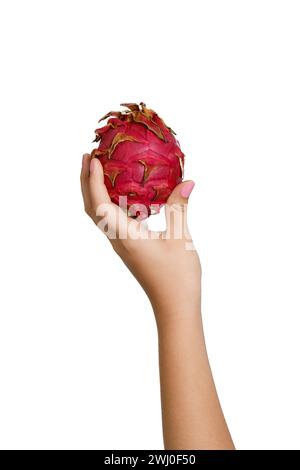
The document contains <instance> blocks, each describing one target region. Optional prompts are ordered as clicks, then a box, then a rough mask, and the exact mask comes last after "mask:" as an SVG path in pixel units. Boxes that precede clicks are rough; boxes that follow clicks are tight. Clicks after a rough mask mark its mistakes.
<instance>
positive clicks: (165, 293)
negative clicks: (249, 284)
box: [81, 155, 234, 449]
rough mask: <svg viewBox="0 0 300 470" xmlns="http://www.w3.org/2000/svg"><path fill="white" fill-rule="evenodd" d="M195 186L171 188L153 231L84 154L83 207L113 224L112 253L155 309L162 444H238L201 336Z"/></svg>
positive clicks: (102, 222)
mask: <svg viewBox="0 0 300 470" xmlns="http://www.w3.org/2000/svg"><path fill="white" fill-rule="evenodd" d="M193 185H194V184H193V183H192V182H190V181H187V182H184V183H181V184H180V185H178V186H177V187H176V188H175V189H174V191H173V193H172V194H171V196H170V198H169V200H168V203H167V205H166V216H167V230H166V231H165V232H162V233H159V234H154V233H153V232H150V231H149V230H147V229H146V230H145V229H143V228H142V225H141V224H140V223H139V222H138V221H136V220H133V219H130V218H128V217H127V215H126V214H125V213H124V212H123V211H122V210H121V209H120V208H119V207H118V206H116V205H115V204H113V203H112V202H111V200H110V197H109V195H108V192H107V190H106V187H105V185H104V181H103V171H102V167H101V164H100V162H99V161H98V160H97V159H95V158H94V159H92V160H91V157H90V155H86V156H85V157H84V159H83V165H82V172H81V186H82V193H83V198H84V204H85V210H86V212H87V213H88V215H89V216H90V217H91V218H92V219H93V221H94V222H95V223H96V224H97V225H98V226H99V228H101V229H102V230H103V231H105V230H106V228H107V227H109V228H110V231H109V238H110V241H111V243H112V246H113V248H114V250H115V251H116V252H117V254H118V255H119V256H120V257H121V258H122V260H123V261H124V263H125V264H126V266H127V267H128V269H129V270H130V271H131V272H132V274H133V275H134V276H135V277H136V279H137V280H138V282H139V283H140V284H141V286H142V287H143V289H144V290H145V292H146V294H147V295H148V297H149V300H150V302H151V304H152V306H153V311H154V314H155V318H156V323H157V328H158V337H159V363H160V381H161V404H162V419H163V433H164V443H165V447H166V448H167V449H233V448H234V446H233V442H232V440H231V436H230V433H229V431H228V428H227V425H226V422H225V419H224V416H223V413H222V409H221V406H220V403H219V400H218V395H217V392H216V389H215V386H214V381H213V377H212V374H211V370H210V366H209V362H208V357H207V353H206V347H205V341H204V335H203V328H202V319H201V289H200V284H201V267H200V261H199V258H198V255H197V252H196V251H195V250H194V249H193V247H192V242H191V238H190V235H189V232H188V229H187V220H186V219H187V202H188V197H189V195H190V192H191V191H192V189H193ZM121 233H122V237H121V236H120V234H121ZM124 233H125V234H126V237H124ZM154 235H157V236H154Z"/></svg>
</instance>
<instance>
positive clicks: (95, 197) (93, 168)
mask: <svg viewBox="0 0 300 470" xmlns="http://www.w3.org/2000/svg"><path fill="white" fill-rule="evenodd" d="M89 172H90V175H89V192H90V197H91V203H92V208H93V209H94V211H95V212H96V211H97V208H98V206H99V204H102V203H104V204H105V203H110V202H111V200H110V197H109V194H108V192H107V189H106V186H105V184H104V174H103V168H102V165H101V163H100V162H99V160H98V158H92V159H91V161H90V168H89Z"/></svg>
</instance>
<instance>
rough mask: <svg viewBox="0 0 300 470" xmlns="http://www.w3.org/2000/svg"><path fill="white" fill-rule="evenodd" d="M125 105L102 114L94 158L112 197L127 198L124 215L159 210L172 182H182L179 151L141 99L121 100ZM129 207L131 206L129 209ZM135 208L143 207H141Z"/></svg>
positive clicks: (171, 186) (166, 127)
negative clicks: (102, 171) (101, 169)
mask: <svg viewBox="0 0 300 470" xmlns="http://www.w3.org/2000/svg"><path fill="white" fill-rule="evenodd" d="M121 106H125V107H126V108H127V110H125V111H122V112H121V111H119V112H115V111H112V112H110V113H107V114H106V115H105V116H104V117H103V118H102V119H100V120H99V122H101V121H103V120H105V119H107V118H109V119H108V121H107V124H106V125H105V126H104V127H101V128H100V129H96V131H95V133H96V138H95V140H94V142H99V141H100V145H99V147H98V148H97V149H94V150H93V151H92V157H97V158H99V160H100V162H101V164H102V166H103V170H104V178H105V185H106V187H107V189H108V192H109V195H110V197H111V199H112V201H113V202H114V203H116V204H119V197H120V196H126V197H127V201H126V202H127V210H128V214H129V215H132V216H136V215H141V214H142V213H143V208H144V214H143V215H144V216H145V217H147V216H149V215H150V214H153V213H157V212H159V209H160V207H161V205H163V204H164V203H165V202H166V201H167V199H168V197H169V195H170V194H171V192H172V190H173V189H174V187H175V186H176V185H177V184H178V183H180V182H181V181H182V178H183V166H184V154H183V153H182V151H181V150H180V146H179V143H178V141H177V140H176V138H175V137H174V134H175V132H174V131H173V130H172V129H171V128H170V127H168V126H166V124H165V123H164V121H163V120H162V119H161V118H160V117H159V116H158V115H157V114H156V112H154V111H153V110H151V109H148V108H146V105H145V104H144V103H140V104H139V105H138V104H135V103H125V104H121ZM132 208H134V210H133V211H132ZM140 208H142V209H141V210H140Z"/></svg>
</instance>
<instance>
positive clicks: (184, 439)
mask: <svg viewBox="0 0 300 470" xmlns="http://www.w3.org/2000/svg"><path fill="white" fill-rule="evenodd" d="M169 308H170V306H168V313H167V314H164V313H165V312H162V311H158V310H157V308H156V318H157V319H158V322H157V324H158V337H159V363H160V381H161V401H162V418H163V433H164V443H165V447H166V449H233V448H234V446H233V442H232V440H231V437H230V433H229V431H228V428H227V425H226V422H225V419H224V416H223V413H222V409H221V406H220V403H219V400H218V395H217V392H216V389H215V385H214V381H213V377H212V374H211V369H210V366H209V361H208V357H207V353H206V347H205V340H204V334H203V328H202V320H201V315H200V302H195V304H194V305H193V306H192V308H190V307H186V306H185V307H184V308H180V305H179V304H178V303H177V304H174V308H173V312H170V311H169ZM161 318H164V321H160V319H161Z"/></svg>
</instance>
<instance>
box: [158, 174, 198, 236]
mask: <svg viewBox="0 0 300 470" xmlns="http://www.w3.org/2000/svg"><path fill="white" fill-rule="evenodd" d="M194 186H195V183H194V182H193V181H184V182H183V183H180V184H179V185H178V186H176V188H175V189H174V190H173V192H172V193H171V195H170V196H169V199H168V201H167V204H166V207H165V212H166V224H167V232H166V233H167V235H168V237H170V238H175V239H186V238H187V237H189V234H188V227H187V205H188V200H189V196H190V194H191V192H192V191H193V189H194Z"/></svg>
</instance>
